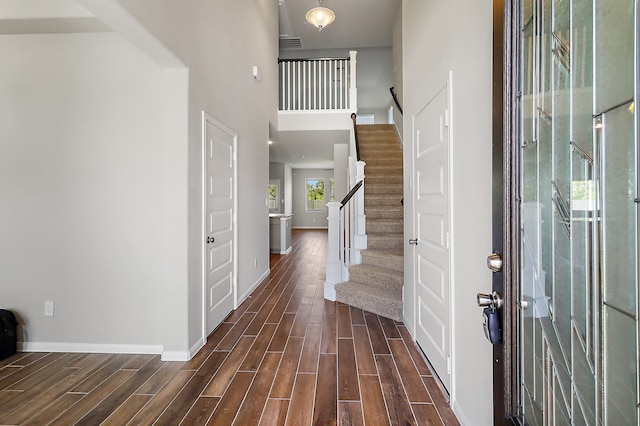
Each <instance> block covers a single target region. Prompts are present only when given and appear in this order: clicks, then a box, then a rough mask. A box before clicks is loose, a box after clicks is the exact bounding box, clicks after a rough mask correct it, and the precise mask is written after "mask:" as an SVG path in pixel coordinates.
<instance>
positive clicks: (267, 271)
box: [235, 268, 271, 309]
mask: <svg viewBox="0 0 640 426" xmlns="http://www.w3.org/2000/svg"><path fill="white" fill-rule="evenodd" d="M270 273H271V269H269V268H267V270H266V271H265V273H264V274H262V276H261V277H260V278H258V280H257V281H256V282H255V283H253V285H252V286H251V288H249V290H247V291H246V292H245V293H244V294H241V295H240V296H239V297H238V305H237V306H236V307H235V309H238V306H240V305H241V304H242V302H244V301H245V300H246V299H247V297H249V295H250V294H251V292H253V290H255V289H256V287H258V286H259V285H260V284H261V283H262V281H264V280H265V278H267V277H268V276H269V274H270Z"/></svg>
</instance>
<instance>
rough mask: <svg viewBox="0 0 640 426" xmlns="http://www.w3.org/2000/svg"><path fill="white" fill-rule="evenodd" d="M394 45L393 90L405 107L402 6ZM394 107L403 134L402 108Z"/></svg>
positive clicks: (394, 34) (394, 31)
mask: <svg viewBox="0 0 640 426" xmlns="http://www.w3.org/2000/svg"><path fill="white" fill-rule="evenodd" d="M392 36H393V46H392V48H391V54H392V57H393V90H394V92H395V93H396V96H397V97H398V102H399V103H400V107H402V108H404V106H403V104H404V100H403V99H404V98H403V81H402V78H403V77H402V6H401V7H400V10H399V11H398V16H396V20H395V23H394V24H393V34H392ZM393 105H394V107H393V122H394V124H395V126H396V128H397V129H398V134H399V135H402V128H403V126H402V114H401V113H400V110H399V109H398V108H397V107H396V106H395V102H394V104H393Z"/></svg>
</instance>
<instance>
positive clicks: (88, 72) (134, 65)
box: [0, 33, 167, 352]
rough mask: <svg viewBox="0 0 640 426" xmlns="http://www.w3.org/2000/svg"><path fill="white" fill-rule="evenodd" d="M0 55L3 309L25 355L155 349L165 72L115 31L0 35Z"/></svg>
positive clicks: (158, 341)
mask: <svg viewBox="0 0 640 426" xmlns="http://www.w3.org/2000/svg"><path fill="white" fill-rule="evenodd" d="M0 52H1V53H0V54H1V55H2V57H3V66H2V67H0V194H2V195H1V196H2V202H1V203H0V206H1V207H0V217H2V220H1V221H0V269H1V270H2V274H0V295H1V299H2V304H3V306H4V307H6V308H10V309H13V310H15V311H16V313H18V314H19V316H20V317H21V319H22V321H21V322H22V323H23V335H22V339H21V340H23V341H24V342H26V345H27V348H30V349H38V348H42V347H43V345H45V346H46V345H47V344H48V343H56V344H58V345H59V347H61V348H63V349H64V348H66V349H70V348H72V347H73V345H75V344H98V345H105V346H103V347H102V349H109V348H112V349H115V350H120V351H151V352H153V351H156V352H157V351H158V349H162V346H163V343H164V342H163V339H164V336H163V328H162V318H163V315H164V312H162V309H161V308H162V305H161V303H159V301H161V300H162V299H161V297H160V296H159V291H161V290H162V282H163V272H164V271H163V261H164V260H165V259H164V255H163V238H164V230H163V211H164V209H163V202H164V188H163V168H164V161H165V159H164V151H163V149H164V148H163V143H162V141H163V136H162V135H163V126H162V122H163V115H164V107H165V106H164V98H165V96H166V95H167V91H166V90H165V89H164V83H165V81H166V75H165V73H164V71H163V69H162V68H160V67H158V66H157V65H156V64H155V63H153V62H152V61H150V60H149V59H148V58H146V57H145V56H144V55H142V54H140V52H139V51H138V50H137V49H135V48H134V47H133V46H131V44H130V43H128V42H127V41H126V40H124V39H123V38H122V37H121V36H119V35H117V34H114V33H103V34H57V35H4V36H0ZM158 142H159V143H158ZM44 301H54V302H55V316H53V317H45V316H44V315H43V308H44ZM48 347H49V348H51V346H48Z"/></svg>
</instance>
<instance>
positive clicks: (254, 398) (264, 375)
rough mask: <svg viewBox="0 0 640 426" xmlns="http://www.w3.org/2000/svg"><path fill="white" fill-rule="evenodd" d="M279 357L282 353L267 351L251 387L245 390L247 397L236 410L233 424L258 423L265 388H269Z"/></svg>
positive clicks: (262, 406) (264, 400)
mask: <svg viewBox="0 0 640 426" xmlns="http://www.w3.org/2000/svg"><path fill="white" fill-rule="evenodd" d="M281 358H282V354H281V353H279V352H269V353H268V354H266V355H265V356H264V361H263V362H262V364H261V365H260V369H259V370H258V373H257V374H256V377H255V379H254V381H253V383H252V384H251V388H249V391H248V392H247V397H246V398H245V400H244V402H243V403H242V406H241V407H240V410H239V411H238V416H237V417H236V420H235V424H237V425H257V424H258V422H259V421H260V415H261V414H262V410H263V409H264V406H265V404H266V402H267V396H268V394H267V392H265V389H270V388H271V385H272V384H273V379H274V378H275V375H276V371H277V370H278V364H279V363H280V360H281Z"/></svg>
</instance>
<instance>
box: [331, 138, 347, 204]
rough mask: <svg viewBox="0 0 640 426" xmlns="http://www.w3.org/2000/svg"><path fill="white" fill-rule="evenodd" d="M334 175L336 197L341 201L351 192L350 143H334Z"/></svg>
mask: <svg viewBox="0 0 640 426" xmlns="http://www.w3.org/2000/svg"><path fill="white" fill-rule="evenodd" d="M333 177H334V179H335V185H334V187H335V197H336V200H338V201H340V200H342V199H343V198H344V196H345V195H347V193H348V192H349V189H350V188H349V145H347V144H346V143H337V144H335V145H333Z"/></svg>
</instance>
